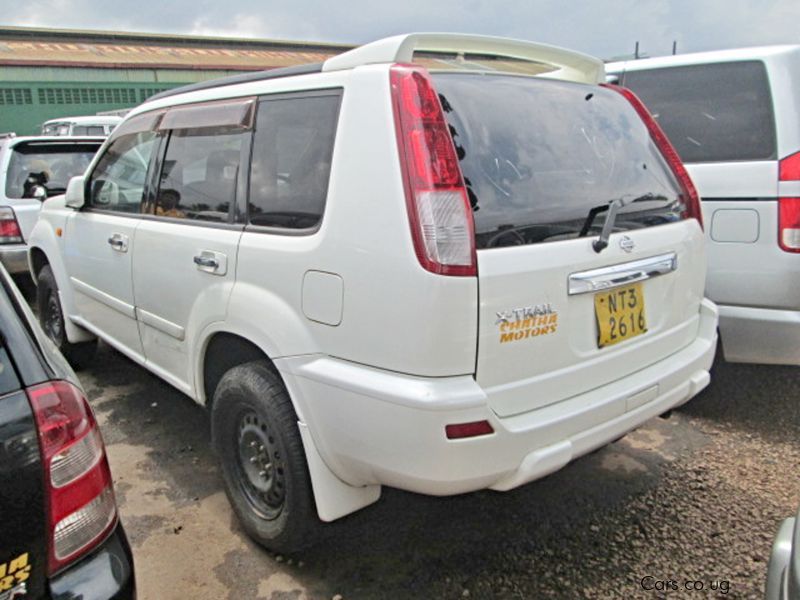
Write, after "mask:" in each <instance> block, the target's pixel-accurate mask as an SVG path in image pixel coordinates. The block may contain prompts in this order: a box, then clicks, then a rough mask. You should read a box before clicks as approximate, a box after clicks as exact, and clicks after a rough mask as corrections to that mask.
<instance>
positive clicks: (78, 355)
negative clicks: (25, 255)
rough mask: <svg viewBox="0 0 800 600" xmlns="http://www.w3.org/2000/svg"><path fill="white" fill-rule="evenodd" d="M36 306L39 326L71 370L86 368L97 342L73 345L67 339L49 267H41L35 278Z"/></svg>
mask: <svg viewBox="0 0 800 600" xmlns="http://www.w3.org/2000/svg"><path fill="white" fill-rule="evenodd" d="M36 306H37V308H38V310H39V324H40V325H41V326H42V329H43V330H44V332H45V334H46V335H47V337H49V338H50V339H51V340H52V341H53V343H54V344H55V345H56V346H57V347H58V349H59V350H60V351H61V354H63V355H64V358H66V359H67V361H68V362H69V364H71V365H72V368H73V369H75V370H76V371H80V370H81V369H84V368H86V367H87V366H88V365H89V364H90V363H91V362H92V359H93V358H94V354H95V352H96V351H97V340H96V339H94V340H90V341H88V342H78V343H75V344H73V343H71V342H70V341H69V340H68V339H67V334H66V330H65V327H64V313H63V311H62V310H61V301H60V300H59V297H58V284H56V278H55V277H54V276H53V270H52V269H51V268H50V265H46V266H45V267H43V268H42V270H41V271H39V276H38V277H37V278H36Z"/></svg>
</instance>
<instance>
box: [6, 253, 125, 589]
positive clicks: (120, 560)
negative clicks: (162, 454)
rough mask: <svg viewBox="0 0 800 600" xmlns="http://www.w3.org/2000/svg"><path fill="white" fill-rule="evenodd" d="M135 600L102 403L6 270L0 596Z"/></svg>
mask: <svg viewBox="0 0 800 600" xmlns="http://www.w3.org/2000/svg"><path fill="white" fill-rule="evenodd" d="M135 597H136V591H135V581H134V573H133V557H132V556H131V550H130V546H129V545H128V541H127V538H126V537H125V532H124V531H123V529H122V525H121V523H120V521H119V516H118V513H117V506H116V502H115V500H114V490H113V485H112V480H111V471H110V470H109V467H108V460H107V457H106V452H105V446H104V445H103V440H102V438H101V436H100V432H99V430H98V428H97V423H96V421H95V418H94V415H93V413H92V409H91V408H90V407H89V404H88V402H87V401H86V398H85V397H84V394H83V391H82V389H81V387H80V384H79V383H78V380H77V378H76V377H75V374H74V373H73V372H72V369H70V367H69V366H68V365H67V363H66V361H65V360H64V358H63V357H62V356H61V354H59V352H58V350H56V348H55V346H53V344H52V343H51V342H50V341H49V339H47V338H46V337H45V335H44V334H43V333H42V332H41V330H40V329H39V326H38V324H37V323H36V320H35V318H34V316H33V315H32V314H31V312H30V309H29V308H28V306H27V305H26V304H25V301H24V300H23V299H22V296H21V295H20V293H19V291H18V290H17V289H16V287H15V286H14V284H13V283H12V281H11V278H10V277H9V275H8V273H7V272H6V270H5V269H4V268H3V267H2V266H0V600H17V599H19V600H22V599H24V600H27V599H28V598H52V599H64V600H66V599H71V600H72V599H77V598H81V599H82V600H90V599H101V598H135Z"/></svg>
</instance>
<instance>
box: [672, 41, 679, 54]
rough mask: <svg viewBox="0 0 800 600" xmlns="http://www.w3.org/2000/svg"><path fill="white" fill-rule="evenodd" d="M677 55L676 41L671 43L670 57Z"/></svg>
mask: <svg viewBox="0 0 800 600" xmlns="http://www.w3.org/2000/svg"><path fill="white" fill-rule="evenodd" d="M677 53H678V40H673V41H672V56H675V55H676V54H677Z"/></svg>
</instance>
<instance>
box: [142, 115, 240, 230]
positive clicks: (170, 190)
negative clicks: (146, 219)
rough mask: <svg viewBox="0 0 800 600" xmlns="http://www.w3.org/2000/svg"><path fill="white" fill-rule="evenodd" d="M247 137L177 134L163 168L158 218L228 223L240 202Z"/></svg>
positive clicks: (218, 131)
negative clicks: (235, 206)
mask: <svg viewBox="0 0 800 600" xmlns="http://www.w3.org/2000/svg"><path fill="white" fill-rule="evenodd" d="M246 135H249V134H248V133H247V132H244V131H243V130H242V129H240V128H236V129H232V128H202V129H181V130H176V131H173V132H172V134H171V135H170V138H169V143H168V145H167V153H166V155H165V157H164V164H163V166H162V168H161V178H160V183H159V188H158V195H157V197H156V206H155V214H156V215H159V216H164V217H173V218H179V219H197V220H201V221H216V222H227V221H228V220H229V215H230V212H231V207H232V206H233V204H234V202H235V200H236V182H237V181H238V176H239V164H240V162H241V154H242V144H243V142H244V140H245V136H246Z"/></svg>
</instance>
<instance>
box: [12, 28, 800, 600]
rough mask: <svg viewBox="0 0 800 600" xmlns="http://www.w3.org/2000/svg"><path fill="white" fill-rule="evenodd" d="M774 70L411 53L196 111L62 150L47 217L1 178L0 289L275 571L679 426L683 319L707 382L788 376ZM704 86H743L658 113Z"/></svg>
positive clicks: (684, 376) (505, 45)
mask: <svg viewBox="0 0 800 600" xmlns="http://www.w3.org/2000/svg"><path fill="white" fill-rule="evenodd" d="M798 56H800V54H798V51H797V50H795V49H786V48H784V49H777V50H766V51H764V52H763V53H762V54H760V55H758V56H756V57H754V56H753V54H752V53H749V54H748V53H729V54H725V53H722V54H717V55H707V56H706V57H705V58H697V57H694V58H693V57H680V60H679V59H673V60H674V61H677V62H676V63H675V65H673V63H670V62H668V61H667V62H663V63H653V64H650V66H649V67H648V64H647V63H645V61H639V62H638V63H626V64H618V65H610V66H609V68H608V72H609V73H612V74H613V75H614V76H615V77H616V78H617V79H618V81H619V83H622V84H624V86H623V87H620V86H616V85H608V84H606V68H604V65H603V63H602V62H601V61H599V60H597V59H594V58H592V57H589V56H586V55H583V54H579V53H577V52H573V51H568V50H564V49H560V48H554V47H551V46H546V45H540V44H534V43H530V42H520V41H514V40H505V39H499V38H489V37H482V36H466V35H456V34H411V35H403V36H397V37H394V38H387V39H385V40H380V41H378V42H375V43H372V44H368V45H366V46H363V47H360V48H357V49H355V50H351V51H349V52H346V53H344V54H342V55H339V56H337V57H334V58H331V59H329V60H327V61H325V62H324V63H321V64H318V65H308V66H304V67H299V68H298V67H295V68H288V69H276V70H273V71H267V72H263V73H251V74H245V75H239V76H235V77H231V78H225V79H221V80H216V81H212V82H204V83H200V84H194V85H191V86H187V87H185V88H180V89H178V90H171V91H169V92H165V93H162V94H160V95H158V96H155V97H153V98H151V99H150V100H148V102H146V103H145V104H143V105H141V106H139V107H137V108H136V109H134V110H133V111H131V113H130V114H129V115H128V116H127V117H126V118H125V119H124V121H123V122H122V123H121V124H120V125H119V126H117V127H116V129H115V130H114V132H113V133H112V134H111V135H110V137H109V138H108V140H107V141H105V143H103V145H102V148H101V149H100V151H99V152H97V154H96V155H95V154H94V150H96V149H97V148H96V147H94V148H92V147H90V146H91V144H96V145H97V146H99V145H100V142H99V140H95V141H91V142H90V141H89V140H87V139H83V138H80V139H79V138H62V139H60V140H59V143H63V144H64V146H61V148H62V149H63V148H66V147H67V146H68V147H69V148H70V149H72V150H73V151H74V152H75V153H76V154H80V153H81V152H83V153H84V155H85V158H86V160H87V161H88V160H91V162H90V164H88V167H87V168H80V169H77V170H76V171H75V172H74V173H72V174H73V175H76V176H75V177H72V179H70V180H69V183H68V184H67V185H64V184H65V183H66V181H64V182H62V183H61V184H60V185H59V186H58V187H53V186H52V183H51V182H53V181H56V180H58V181H60V179H59V178H57V177H56V176H55V174H54V171H55V166H54V165H53V164H52V163H50V164H48V167H47V168H48V169H49V170H46V169H45V168H44V167H42V170H41V171H37V169H38V166H37V167H36V168H34V166H32V163H24V166H22V167H20V168H19V169H18V172H19V175H18V176H17V175H13V176H12V178H13V181H14V182H15V183H14V184H13V185H12V188H13V189H15V190H16V189H17V187H18V185H17V183H18V182H17V180H18V179H20V178H22V179H21V181H22V184H21V185H22V186H23V187H22V196H20V198H19V200H17V199H16V197H9V196H8V194H7V200H6V202H7V203H8V204H9V207H8V209H7V210H8V211H10V212H9V213H8V214H7V218H6V220H5V221H0V224H2V223H11V222H12V220H13V223H14V224H16V229H15V228H14V225H7V226H5V225H4V226H3V228H2V229H0V234H6V233H8V235H7V236H6V237H5V238H0V258H2V260H3V262H4V263H6V264H8V265H9V266H11V267H12V268H13V265H16V264H18V263H17V262H16V261H15V260H13V259H12V258H8V257H11V256H12V255H13V252H12V251H11V250H9V251H7V252H6V253H3V252H2V249H4V247H8V248H11V247H12V246H14V249H15V250H16V252H20V251H25V252H27V267H29V269H30V273H31V274H32V276H33V277H34V279H35V281H36V283H37V306H38V311H39V319H40V322H41V325H42V328H43V330H44V331H45V333H46V335H47V336H48V337H49V339H50V340H51V341H52V342H54V343H55V344H56V346H57V347H58V348H59V349H60V351H61V352H62V353H63V354H64V355H65V356H66V357H67V358H68V359H69V360H70V361H71V362H72V363H73V364H74V365H75V366H77V367H83V366H86V365H87V364H89V363H90V362H91V360H92V358H93V354H94V349H95V347H96V344H97V339H98V338H99V339H102V340H104V341H105V342H106V343H108V344H109V345H110V346H112V347H114V348H116V349H117V350H119V351H120V352H122V353H123V354H125V355H126V356H128V357H129V358H131V359H132V360H133V361H135V362H136V363H138V364H140V365H142V366H143V367H144V368H147V369H149V370H150V371H152V372H153V373H155V374H156V375H158V376H159V377H161V378H162V379H164V380H165V381H166V382H168V383H170V384H171V385H173V386H174V387H176V388H177V389H179V390H180V391H182V392H183V393H185V394H187V395H188V396H190V397H191V398H193V399H194V400H195V401H196V402H198V403H199V404H201V405H204V406H205V407H206V408H207V409H208V410H209V411H210V414H211V423H212V442H213V445H214V447H215V449H216V451H217V454H218V456H219V459H220V462H221V465H222V473H223V476H224V480H225V486H226V492H227V495H228V498H229V499H230V502H231V505H232V507H233V510H234V512H235V513H236V514H237V516H238V517H239V519H240V521H241V522H242V524H243V526H244V528H245V530H246V531H247V532H248V534H249V535H250V536H251V537H252V538H253V539H255V540H256V541H257V542H259V543H260V544H262V545H264V546H266V547H268V548H271V549H273V550H276V551H281V552H292V551H296V550H298V549H300V548H302V547H304V546H306V545H308V544H309V543H312V542H313V540H314V539H315V533H316V532H317V530H318V529H319V526H320V524H321V522H329V521H333V520H336V519H338V518H341V517H343V516H345V515H347V514H349V513H352V512H354V511H356V510H359V509H361V508H363V507H365V506H367V505H369V504H371V503H373V502H375V501H377V500H378V498H379V497H380V493H381V488H382V486H384V485H388V486H392V487H397V488H400V489H405V490H410V491H414V492H419V493H425V494H433V495H450V494H458V493H463V492H469V491H474V490H480V489H487V488H488V489H493V490H497V491H506V490H510V489H513V488H516V487H518V486H520V485H523V484H525V483H528V482H530V481H532V480H534V479H537V478H540V477H543V476H545V475H547V474H549V473H552V472H553V471H555V470H557V469H559V468H561V467H563V466H564V465H566V464H567V463H568V462H570V461H571V460H573V459H574V458H576V457H578V456H581V455H583V454H586V453H588V452H590V451H592V450H594V449H596V448H598V447H600V446H602V445H604V444H606V443H608V442H610V441H612V440H614V439H617V438H619V437H620V436H622V435H624V434H625V433H627V432H628V431H630V430H631V429H633V428H635V427H637V426H639V425H640V424H642V423H643V422H645V421H646V420H648V419H650V418H652V417H653V416H656V415H659V414H662V413H664V412H668V411H669V410H671V409H672V408H674V407H676V406H679V405H681V404H682V403H684V402H686V401H688V400H689V399H691V398H692V397H693V396H694V395H696V394H697V393H698V392H700V391H701V390H702V389H703V388H704V387H705V386H706V385H707V384H708V382H709V378H710V376H709V370H710V367H711V364H712V361H713V358H714V353H715V349H716V346H717V326H718V309H717V306H716V305H715V303H714V302H712V301H711V300H709V299H707V298H706V297H705V296H706V295H708V296H710V297H711V298H712V299H715V300H717V301H719V302H720V303H722V305H723V310H722V313H721V314H722V316H723V321H722V324H723V330H722V331H723V338H722V343H723V348H724V351H725V353H726V356H728V358H730V359H731V360H752V361H759V362H784V363H788V364H797V363H798V360H799V359H800V350H798V346H800V344H798V342H797V341H796V340H798V339H800V332H798V331H796V330H795V329H792V325H793V324H794V323H800V316H798V315H800V306H796V300H797V298H798V297H800V296H798V295H797V294H796V293H794V292H796V289H795V288H796V285H797V284H796V283H795V282H794V281H793V279H792V278H791V277H787V275H792V274H793V273H794V272H795V269H796V268H797V265H796V264H795V263H796V262H797V261H796V260H795V259H796V254H795V252H796V250H800V242H797V239H800V237H798V234H797V233H796V232H797V231H800V216H798V215H800V210H798V215H795V213H794V212H793V211H794V208H795V205H796V204H797V206H798V207H800V201H798V200H797V199H796V198H794V197H793V196H791V195H792V194H794V193H796V194H797V196H798V197H800V188H798V190H797V191H795V190H794V186H795V185H796V184H795V183H793V181H794V180H800V174H798V173H800V164H796V163H800V161H797V160H795V158H794V156H795V153H796V152H797V150H798V149H800V140H797V139H795V137H796V136H797V135H800V134H798V133H797V132H796V131H795V130H796V129H797V128H796V127H795V128H793V129H792V132H791V133H784V129H789V128H791V127H789V126H790V125H793V122H791V121H790V119H791V117H789V116H786V117H784V118H785V119H786V125H787V127H784V126H783V122H782V121H781V120H780V118H778V120H777V121H775V119H774V118H773V115H784V114H786V112H785V111H787V110H788V108H787V107H788V106H790V104H791V102H792V101H793V97H791V91H790V90H791V84H790V83H786V84H785V85H784V84H781V83H777V82H778V80H779V79H780V78H779V77H778V76H777V75H770V73H772V70H781V69H782V70H781V72H789V71H790V70H791V69H795V70H797V69H796V67H797V66H798V65H796V61H797V57H798ZM714 59H718V62H721V63H724V66H723V68H724V69H728V70H729V71H731V72H733V71H736V76H735V77H736V78H735V80H734V81H736V82H738V83H739V85H738V86H733V87H732V88H730V89H729V88H725V87H724V85H728V83H729V81H730V79H729V76H730V73H729V72H728V71H726V73H727V75H724V76H720V77H719V79H720V81H723V82H724V83H720V86H718V87H716V88H715V89H714V90H713V93H711V94H709V95H710V96H712V97H711V99H710V100H704V99H703V98H700V97H699V96H697V97H696V95H689V93H688V92H687V93H686V94H685V95H684V96H683V99H684V100H687V102H688V104H689V107H688V108H687V107H685V106H683V105H682V104H681V102H680V100H681V94H680V92H678V91H677V90H678V89H679V83H680V82H681V81H683V80H684V79H685V80H686V81H689V82H690V84H691V85H690V87H692V86H693V87H692V89H693V93H694V90H695V89H701V88H698V87H697V85H696V84H697V81H698V78H700V79H702V77H703V72H701V71H697V70H696V69H695V66H696V65H698V64H705V62H703V61H704V60H705V61H706V62H709V61H712V62H713V60H714ZM681 61H682V62H681ZM690 67H691V68H690ZM673 68H674V69H678V71H672V70H671V69H673ZM680 69H683V70H684V71H680ZM711 72H712V71H708V70H706V71H705V76H706V77H710V76H712V75H709V73H711ZM698 73H699V74H698ZM662 76H663V77H665V83H660V81H661V80H660V78H661V77H662ZM673 76H674V77H673ZM714 77H716V76H714ZM629 83H630V85H629V86H628V85H627V84H629ZM744 84H746V85H744ZM628 87H630V88H633V92H639V93H640V95H641V96H642V97H643V98H644V100H645V102H646V103H647V105H648V106H649V107H650V108H651V110H653V111H654V114H652V115H651V113H650V112H649V111H648V109H647V108H645V104H643V103H642V101H641V100H640V99H639V97H637V95H635V94H634V93H633V92H631V91H630V89H628ZM740 87H746V88H747V90H746V92H743V93H740V91H741V90H740ZM708 88H709V86H705V88H703V89H706V90H707V89H708ZM717 91H718V92H719V93H718V94H716V92H717ZM660 94H661V95H660ZM768 100H769V101H771V102H773V103H774V108H770V109H769V110H768V109H767V108H765V107H764V103H765V102H767V101H768ZM748 103H752V104H748ZM752 106H758V110H750V109H749V108H741V107H751V108H752ZM770 106H773V105H770ZM737 111H740V112H741V111H743V112H746V113H747V114H746V115H745V116H746V118H744V119H741V120H743V121H745V122H744V123H740V122H739V120H740V119H739V116H738V113H737ZM759 111H760V112H759ZM765 115H766V116H765ZM706 121H708V123H706ZM659 123H660V124H661V125H662V126H663V127H664V129H663V130H662V127H661V126H660V125H659ZM733 123H736V126H735V127H734V126H733V125H732V124H733ZM776 123H777V125H776ZM726 124H727V125H726ZM664 130H666V133H667V134H668V135H669V138H668V137H667V135H665V133H664ZM792 136H795V137H792ZM18 140H22V141H21V142H20V141H18ZM62 140H63V142H62ZM49 141H50V142H51V143H52V142H53V141H54V139H53V138H49ZM12 142H13V143H12ZM672 142H674V143H676V147H675V146H673V145H672ZM44 143H45V142H43V141H42V140H32V139H26V138H12V139H11V140H9V141H7V145H8V148H7V149H5V150H4V154H3V155H0V164H2V165H10V164H15V163H13V161H14V160H23V158H20V159H16V158H14V157H15V156H17V155H18V154H19V155H21V156H23V157H24V159H27V158H28V155H29V154H33V151H34V150H33V149H38V148H42V147H43V146H41V144H44ZM18 146H19V148H18ZM751 146H756V147H755V148H752V149H751ZM49 152H53V153H55V151H54V150H53V151H50V150H48V153H49ZM704 153H705V154H704ZM92 155H94V156H93V158H91V159H89V157H90V156H92ZM797 156H800V154H798V155H797ZM9 157H10V158H9ZM48 157H49V154H48ZM681 158H683V159H684V160H683V161H682V160H681ZM684 161H685V162H687V163H689V169H690V172H691V175H692V177H690V172H687V170H686V168H684V164H683V162H684ZM723 163H725V164H723ZM728 163H730V164H733V165H734V166H733V167H729V166H728ZM734 163H735V164H734ZM10 170H11V169H10V168H8V169H4V170H3V172H6V171H10ZM15 172H16V171H15ZM37 172H41V173H46V174H47V175H48V176H47V177H46V178H44V179H45V180H44V181H41V180H37V181H32V182H30V184H29V185H28V184H26V183H25V182H26V181H28V180H29V179H31V177H32V176H35V175H36V173H37ZM740 174H741V178H740ZM7 178H8V175H7ZM770 178H771V179H770ZM34 179H35V177H34ZM40 179H42V178H40ZM693 179H694V180H695V181H696V182H697V183H698V184H699V185H700V195H698V192H697V190H696V188H695V183H694V182H693ZM48 183H51V187H48ZM7 185H10V184H7ZM26 185H28V187H25V186H26ZM37 186H38V187H39V188H41V187H44V188H45V189H44V191H37V189H34V188H37ZM64 188H66V189H65V193H64V194H63V195H55V196H54V197H50V198H48V199H47V200H46V201H44V203H43V204H42V202H41V201H42V200H44V196H52V195H53V193H58V192H60V191H64ZM7 189H8V188H7ZM26 194H29V195H30V198H28V197H24V196H26ZM701 196H703V197H704V200H703V202H702V203H701V200H700V197H701ZM23 197H24V198H23ZM26 202H28V203H30V206H31V207H32V208H30V209H28V211H29V213H30V214H31V215H38V220H36V221H35V225H34V224H33V221H34V220H35V219H34V218H30V219H29V220H26V218H27V217H26V218H23V217H22V216H20V215H23V214H27V213H25V210H26V209H25V207H27V206H29V204H26ZM34 203H35V204H34ZM701 206H702V208H701ZM40 208H41V210H39V209H40ZM2 210H6V209H2V208H0V211H2ZM703 213H705V220H704V218H703V216H704V215H703ZM1 215H2V212H0V216H1ZM29 222H30V226H28V225H27V223H29ZM704 222H705V232H704ZM31 227H32V229H31ZM12 234H13V235H12ZM796 238H797V239H796ZM4 240H11V241H5V243H3V241H4ZM796 242H797V243H796ZM707 246H708V247H709V248H711V249H712V253H713V254H712V257H711V260H710V267H711V272H710V274H709V277H708V280H707V279H706V257H705V251H706V250H705V249H706V247H707ZM21 249H22V250H21ZM732 279H735V281H732ZM793 286H794V287H793ZM400 299H402V301H398V300H400ZM778 330H780V331H778ZM753 332H756V333H753ZM742 336H749V338H748V341H749V346H748V347H745V345H744V344H742V343H741V341H742V339H743V337H742ZM770 344H771V345H770ZM65 378H66V376H65ZM66 379H67V380H69V378H66ZM70 381H71V380H70ZM64 385H72V384H64ZM59 389H61V388H59ZM65 389H67V388H65ZM68 389H69V391H70V393H71V394H73V396H74V397H76V398H80V393H79V390H78V388H73V387H69V388H68ZM73 392H74V393H73ZM64 394H66V392H64ZM29 396H30V394H29ZM71 397H72V396H71ZM29 399H30V403H31V406H32V407H33V412H34V413H35V412H36V403H35V401H34V400H33V399H32V397H30V398H29ZM75 402H76V403H77V405H80V406H81V407H84V406H85V402H83V400H80V401H77V400H75ZM76 410H77V409H76ZM80 410H82V411H83V412H82V413H81V414H82V415H84V416H83V417H81V418H83V419H84V420H85V422H86V424H87V425H86V426H87V427H88V428H90V429H92V428H93V427H94V421H93V420H92V418H91V413H90V412H87V411H88V408H81V409H80ZM1 423H2V421H1V420H0V425H1ZM92 430H93V429H92ZM86 439H91V440H99V435H95V434H91V437H89V438H86ZM87 443H88V442H87ZM93 449H94V451H95V452H96V453H98V454H97V455H98V456H99V455H101V454H102V442H101V441H96V442H95V446H94V448H93ZM46 460H47V459H46V458H45V461H46ZM87 460H88V459H87ZM93 460H94V459H93ZM98 460H100V459H98ZM104 460H105V459H104V458H103V459H102V460H100V462H99V463H96V461H95V462H92V464H105V462H104ZM45 468H46V465H45ZM79 476H80V475H79ZM70 481H72V480H70ZM101 504H102V502H101ZM111 505H113V495H112V497H111V500H110V503H109V502H106V504H104V507H106V508H108V510H109V511H110V510H111V508H110V507H111ZM114 515H116V512H115V511H114ZM109 523H110V521H109ZM114 523H116V516H114ZM104 531H105V530H104ZM0 550H2V549H1V548H0ZM51 554H52V553H51ZM2 558H3V556H2V555H0V560H2ZM51 558H52V556H51ZM56 570H57V568H56ZM131 581H132V580H131ZM131 585H132V584H131Z"/></svg>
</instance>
